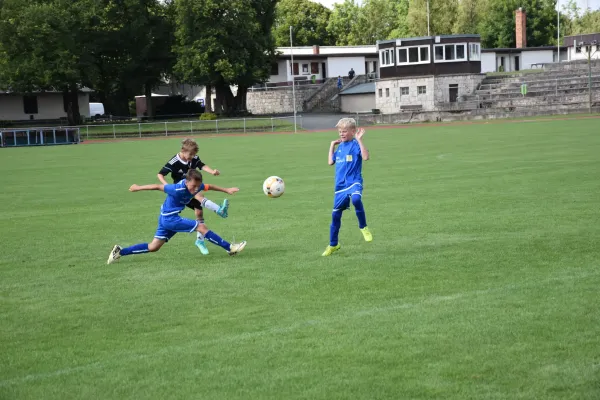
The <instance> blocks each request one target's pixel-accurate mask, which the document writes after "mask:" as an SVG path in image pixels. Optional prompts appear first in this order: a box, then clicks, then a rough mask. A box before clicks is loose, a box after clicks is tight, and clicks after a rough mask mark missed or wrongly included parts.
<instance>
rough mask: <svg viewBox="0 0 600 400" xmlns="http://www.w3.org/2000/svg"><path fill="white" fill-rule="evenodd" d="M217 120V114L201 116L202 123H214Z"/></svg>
mask: <svg viewBox="0 0 600 400" xmlns="http://www.w3.org/2000/svg"><path fill="white" fill-rule="evenodd" d="M215 119H217V114H214V113H203V114H200V121H213V120H215Z"/></svg>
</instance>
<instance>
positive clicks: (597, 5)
mask: <svg viewBox="0 0 600 400" xmlns="http://www.w3.org/2000/svg"><path fill="white" fill-rule="evenodd" d="M313 1H316V2H317V3H321V4H323V5H324V6H325V7H328V8H333V4H334V3H343V2H344V0H313ZM432 1H435V0H432ZM567 1H568V0H559V5H561V6H562V5H563V4H566V3H567ZM356 2H357V3H362V0H356ZM577 4H579V7H581V8H585V7H586V6H587V7H589V8H591V9H592V10H597V9H600V0H577Z"/></svg>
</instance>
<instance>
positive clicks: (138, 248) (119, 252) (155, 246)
mask: <svg viewBox="0 0 600 400" xmlns="http://www.w3.org/2000/svg"><path fill="white" fill-rule="evenodd" d="M165 243H166V240H163V239H157V238H154V239H152V241H151V242H150V243H138V244H134V245H133V246H129V247H125V248H124V249H123V248H121V246H119V245H115V246H114V247H113V249H112V251H111V252H110V254H109V256H108V261H107V262H106V263H107V264H112V263H114V262H115V261H117V260H118V259H119V258H121V257H122V256H129V255H132V254H144V253H153V252H155V251H158V250H160V248H161V247H162V246H163V244H165Z"/></svg>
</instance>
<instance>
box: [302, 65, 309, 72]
mask: <svg viewBox="0 0 600 400" xmlns="http://www.w3.org/2000/svg"><path fill="white" fill-rule="evenodd" d="M302 73H303V74H308V64H302Z"/></svg>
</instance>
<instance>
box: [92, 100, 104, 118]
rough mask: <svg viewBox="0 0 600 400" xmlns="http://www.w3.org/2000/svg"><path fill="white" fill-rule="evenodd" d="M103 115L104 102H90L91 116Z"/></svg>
mask: <svg viewBox="0 0 600 400" xmlns="http://www.w3.org/2000/svg"><path fill="white" fill-rule="evenodd" d="M102 115H104V104H102V103H90V117H91V118H94V117H101V116H102Z"/></svg>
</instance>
